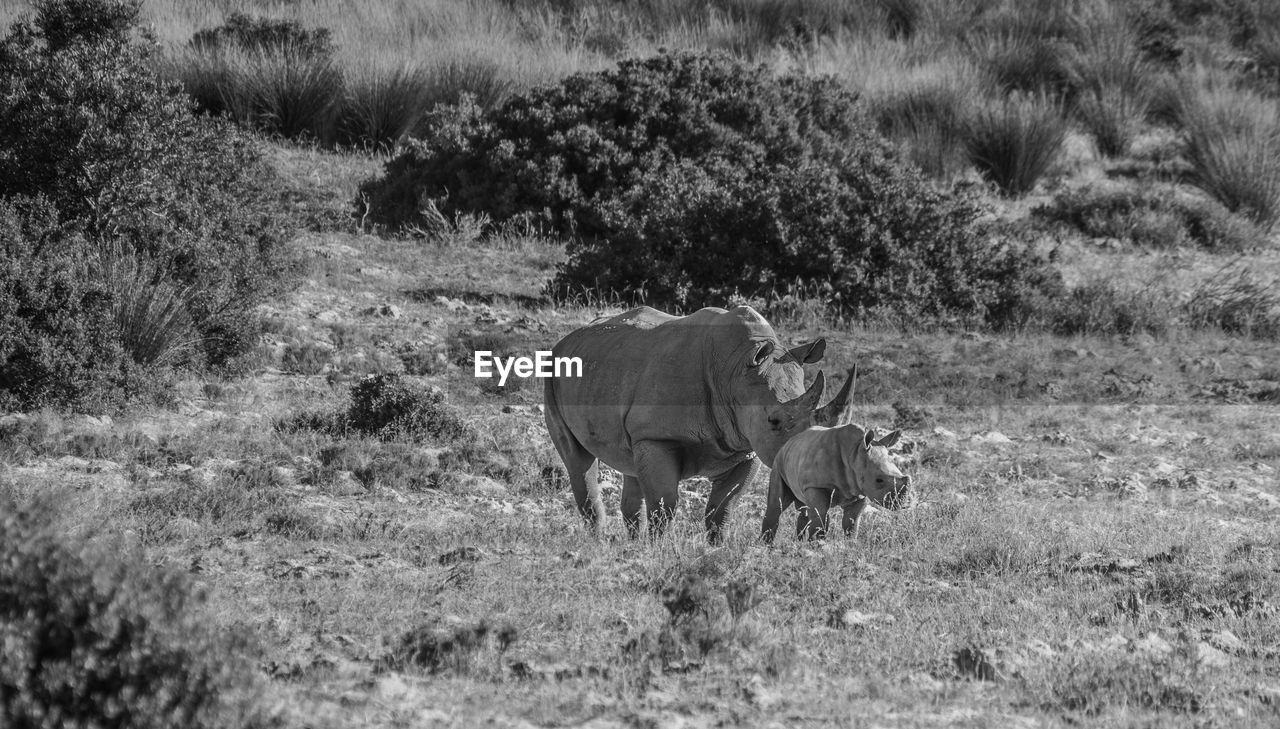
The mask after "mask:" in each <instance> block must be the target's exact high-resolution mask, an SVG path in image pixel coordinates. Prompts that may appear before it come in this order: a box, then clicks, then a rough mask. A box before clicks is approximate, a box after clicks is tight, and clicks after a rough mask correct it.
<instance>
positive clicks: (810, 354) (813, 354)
mask: <svg viewBox="0 0 1280 729" xmlns="http://www.w3.org/2000/svg"><path fill="white" fill-rule="evenodd" d="M826 351H827V340H825V339H823V338H821V337H819V338H817V339H815V340H813V341H812V342H809V343H808V344H801V345H800V346H798V347H794V348H792V349H791V350H789V354H790V355H791V356H792V357H795V358H796V359H797V360H799V361H800V363H801V364H813V363H815V362H818V361H820V360H821V359H822V355H823V354H824V353H825V352H826Z"/></svg>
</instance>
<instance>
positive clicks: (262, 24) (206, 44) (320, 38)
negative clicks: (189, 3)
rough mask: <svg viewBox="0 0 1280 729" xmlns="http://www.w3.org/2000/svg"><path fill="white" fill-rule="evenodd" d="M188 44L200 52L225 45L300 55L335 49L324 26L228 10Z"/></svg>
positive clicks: (330, 53) (321, 55)
mask: <svg viewBox="0 0 1280 729" xmlns="http://www.w3.org/2000/svg"><path fill="white" fill-rule="evenodd" d="M191 46H192V47H193V48H196V49H199V50H202V51H218V50H225V49H227V48H240V49H242V50H259V51H290V52H292V53H297V54H299V55H302V56H308V57H316V58H329V57H332V56H333V54H334V52H335V51H336V50H337V48H336V47H335V46H334V44H333V41H332V39H331V38H330V34H329V30H328V29H327V28H314V29H309V28H303V27H302V26H301V25H299V24H298V22H297V21H296V20H275V19H271V18H258V17H253V16H249V15H245V14H244V13H232V14H231V17H229V18H227V22H226V23H223V24H222V25H220V26H218V27H216V28H206V29H204V30H201V31H197V32H196V34H195V35H193V36H192V37H191Z"/></svg>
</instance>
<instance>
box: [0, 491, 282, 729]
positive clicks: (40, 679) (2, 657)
mask: <svg viewBox="0 0 1280 729" xmlns="http://www.w3.org/2000/svg"><path fill="white" fill-rule="evenodd" d="M49 512H50V507H49V505H48V503H47V502H37V503H21V502H16V501H15V500H13V499H12V498H10V497H0V644H3V645H4V650H3V651H0V724H4V725H5V726H16V727H23V726H31V727H36V726H100V727H137V728H144V727H171V726H188V727H220V726H229V725H233V724H234V725H246V724H248V725H252V724H253V723H254V722H255V721H257V719H256V718H255V711H254V709H253V708H252V707H251V705H250V704H249V699H251V686H250V681H249V679H248V678H247V677H248V676H250V675H252V674H251V673H250V672H251V671H252V668H251V667H250V666H249V665H248V663H247V661H246V660H245V659H246V657H247V656H246V653H247V652H248V648H249V646H248V645H247V644H246V643H245V642H244V640H243V639H242V638H240V637H238V636H235V635H228V634H220V633H217V632H215V631H213V630H211V629H210V628H209V627H208V622H207V619H206V618H205V617H204V616H203V615H202V614H201V611H200V609H199V607H198V601H197V600H194V599H193V595H192V593H191V588H190V586H189V584H188V582H187V580H186V578H185V576H184V575H182V574H180V573H178V572H173V571H161V570H157V569H155V568H153V567H151V566H150V564H148V561H147V560H146V558H145V556H144V555H143V554H141V553H140V552H138V551H137V550H131V549H128V548H124V547H123V545H119V544H111V543H105V544H104V543H99V542H97V541H84V540H81V539H77V538H69V537H68V536H67V534H66V532H65V530H64V529H59V528H56V527H55V525H54V524H53V520H52V518H51V517H50V515H49Z"/></svg>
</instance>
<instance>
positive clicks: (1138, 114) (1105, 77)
mask: <svg viewBox="0 0 1280 729" xmlns="http://www.w3.org/2000/svg"><path fill="white" fill-rule="evenodd" d="M1079 22H1080V28H1081V30H1080V32H1079V34H1078V37H1077V39H1076V44H1075V47H1074V49H1073V50H1074V53H1073V54H1072V57H1071V61H1070V63H1069V73H1070V75H1071V85H1072V87H1073V90H1074V91H1075V93H1076V102H1075V107H1074V111H1075V116H1076V118H1077V119H1078V120H1079V121H1080V123H1081V124H1082V125H1083V126H1084V128H1085V129H1086V130H1087V131H1088V132H1089V133H1090V134H1092V135H1093V138H1094V142H1095V144H1096V145H1097V147H1098V151H1099V152H1101V153H1102V154H1103V155H1104V156H1107V157H1121V156H1123V155H1125V154H1126V153H1127V152H1128V151H1129V146H1130V145H1131V144H1132V143H1133V139H1134V137H1135V136H1136V135H1137V132H1138V129H1139V128H1140V127H1141V125H1142V123H1143V121H1144V119H1145V117H1146V115H1147V110H1148V108H1149V106H1150V77H1151V70H1150V68H1149V67H1148V64H1147V61H1146V60H1145V59H1144V58H1143V56H1142V52H1141V50H1140V49H1139V47H1138V37H1137V34H1136V32H1135V31H1134V29H1133V26H1132V25H1131V24H1130V23H1128V22H1126V17H1125V14H1124V12H1123V11H1122V9H1121V8H1119V7H1118V6H1115V5H1094V6H1091V7H1090V8H1089V11H1087V12H1085V13H1083V14H1082V17H1081V19H1080V21H1079Z"/></svg>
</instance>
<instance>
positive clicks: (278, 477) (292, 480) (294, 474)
mask: <svg viewBox="0 0 1280 729" xmlns="http://www.w3.org/2000/svg"><path fill="white" fill-rule="evenodd" d="M271 481H272V482H273V483H275V484H277V485H280V486H292V485H294V484H296V483H297V482H298V471H297V469H294V468H289V467H288V466H275V467H273V468H272V469H271Z"/></svg>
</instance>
